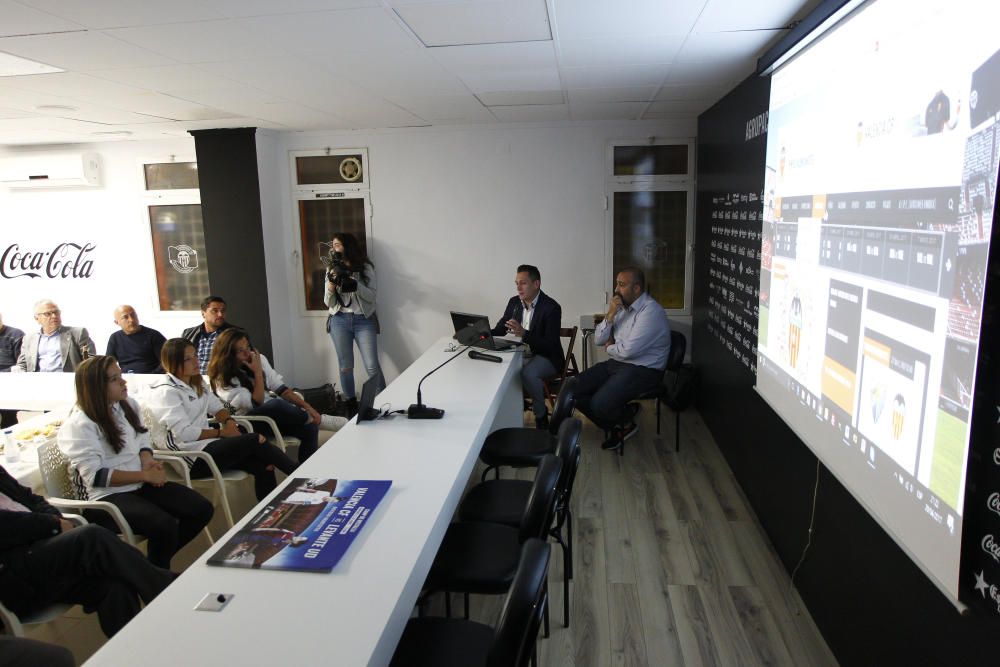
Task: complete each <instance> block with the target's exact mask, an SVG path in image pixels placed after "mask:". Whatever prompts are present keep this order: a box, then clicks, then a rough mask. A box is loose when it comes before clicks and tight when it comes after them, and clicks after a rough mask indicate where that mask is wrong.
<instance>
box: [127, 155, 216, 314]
mask: <svg viewBox="0 0 1000 667" xmlns="http://www.w3.org/2000/svg"><path fill="white" fill-rule="evenodd" d="M171 162H174V163H177V162H193V163H195V164H197V163H198V159H197V157H196V156H195V155H194V154H193V153H177V154H170V155H148V156H145V157H140V158H139V159H138V160H136V163H137V166H138V169H137V174H138V187H139V193H140V194H139V206H140V207H141V214H140V215H141V219H142V221H143V224H144V225H145V236H146V252H147V258H148V266H149V273H148V275H149V277H150V284H151V285H152V286H153V292H152V295H151V296H150V298H149V300H150V303H149V304H148V306H149V308H151V309H152V311H154V312H156V313H157V315H159V316H162V317H164V318H175V319H177V320H178V321H184V322H186V321H188V320H190V319H191V315H192V313H200V312H201V311H200V309H199V308H195V309H193V310H169V309H167V310H164V309H162V308H161V307H160V299H159V289H160V285H159V282H158V279H157V275H156V252H155V250H154V248H153V231H152V220H151V219H150V215H149V213H150V211H149V209H150V207H152V206H188V205H195V204H196V205H198V206H201V189H200V188H178V189H172V190H147V189H146V165H150V164H166V163H171ZM203 222H204V220H203Z"/></svg>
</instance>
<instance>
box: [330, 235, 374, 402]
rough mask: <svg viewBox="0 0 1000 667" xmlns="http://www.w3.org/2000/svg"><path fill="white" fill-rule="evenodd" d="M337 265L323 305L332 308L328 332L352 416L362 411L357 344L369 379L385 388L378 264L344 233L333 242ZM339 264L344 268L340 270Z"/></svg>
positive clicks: (355, 241)
mask: <svg viewBox="0 0 1000 667" xmlns="http://www.w3.org/2000/svg"><path fill="white" fill-rule="evenodd" d="M331 246H332V247H333V252H334V258H335V262H334V266H333V268H332V270H331V271H329V272H328V273H327V281H326V293H325V294H324V296H323V303H325V304H326V305H327V307H329V309H330V314H329V316H328V317H327V318H326V330H327V332H328V333H329V334H330V338H332V339H333V347H334V348H335V349H336V350H337V362H338V363H339V364H340V387H341V390H342V391H343V392H344V397H345V398H346V399H347V401H348V406H349V408H350V411H351V415H354V414H355V413H357V411H358V398H357V392H356V390H355V388H354V343H355V342H357V344H358V350H359V351H360V352H361V361H362V363H364V365H365V370H366V371H367V372H368V377H369V378H371V377H376V376H377V377H378V381H377V382H378V390H379V391H382V390H383V389H385V378H384V377H383V376H382V369H381V368H380V367H379V363H378V333H379V323H378V316H377V315H376V313H375V293H376V280H375V265H374V264H373V263H372V261H371V259H369V258H368V256H367V255H366V254H365V251H364V249H362V247H361V244H360V243H358V240H357V239H356V238H355V237H354V235H353V234H349V233H346V232H340V233H338V234H335V235H334V237H333V241H332V242H331ZM337 262H340V266H341V267H342V268H341V269H340V270H338V266H337Z"/></svg>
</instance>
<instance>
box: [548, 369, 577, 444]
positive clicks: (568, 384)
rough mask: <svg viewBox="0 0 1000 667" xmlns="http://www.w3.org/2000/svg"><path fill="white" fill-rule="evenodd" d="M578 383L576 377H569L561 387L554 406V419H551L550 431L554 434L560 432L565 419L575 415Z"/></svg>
mask: <svg viewBox="0 0 1000 667" xmlns="http://www.w3.org/2000/svg"><path fill="white" fill-rule="evenodd" d="M576 383H577V379H576V378H575V377H568V378H566V380H565V381H564V382H563V383H562V386H561V387H559V395H558V396H556V404H555V405H553V406H552V419H550V420H549V432H550V433H552V435H556V434H557V433H558V432H559V427H560V426H561V425H562V423H563V420H564V419H566V418H567V417H571V416H572V415H573V407H574V406H575V405H576Z"/></svg>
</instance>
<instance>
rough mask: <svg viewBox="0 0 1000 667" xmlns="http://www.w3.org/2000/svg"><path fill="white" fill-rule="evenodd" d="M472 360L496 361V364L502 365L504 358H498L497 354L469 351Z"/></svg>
mask: <svg viewBox="0 0 1000 667" xmlns="http://www.w3.org/2000/svg"><path fill="white" fill-rule="evenodd" d="M469 358H470V359H479V360H480V361H495V362H496V363H498V364H499V363H502V362H503V358H502V357H498V356H497V355H495V354H486V353H485V352H480V351H479V350H469Z"/></svg>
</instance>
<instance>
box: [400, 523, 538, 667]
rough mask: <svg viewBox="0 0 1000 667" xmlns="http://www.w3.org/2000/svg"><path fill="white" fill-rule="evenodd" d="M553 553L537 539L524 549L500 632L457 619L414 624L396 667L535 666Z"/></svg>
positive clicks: (424, 619)
mask: <svg viewBox="0 0 1000 667" xmlns="http://www.w3.org/2000/svg"><path fill="white" fill-rule="evenodd" d="M549 553H550V552H549V545H548V544H546V543H545V542H543V541H542V540H539V539H535V538H531V539H529V540H527V541H526V542H525V543H524V546H522V547H521V553H520V558H519V563H518V566H517V571H516V573H515V574H514V579H513V582H512V583H511V585H510V590H509V591H508V592H507V599H506V600H505V601H504V605H503V610H502V611H501V612H500V620H499V622H498V623H497V626H496V629H494V628H491V627H490V626H488V625H484V624H482V623H476V622H474V621H466V620H462V619H457V618H431V617H422V618H413V619H410V621H409V622H408V623H407V624H406V628H405V629H404V630H403V636H402V637H401V638H400V640H399V644H398V645H397V646H396V653H395V654H394V655H393V657H392V662H391V663H390V667H501V666H502V667H508V666H510V667H522V666H523V665H526V664H528V662H529V659H530V661H531V664H535V658H536V655H535V642H536V640H537V638H538V628H539V626H540V625H541V622H542V608H543V606H544V605H545V604H547V603H546V600H545V580H546V577H547V576H548V569H549V557H550V555H549Z"/></svg>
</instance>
